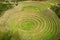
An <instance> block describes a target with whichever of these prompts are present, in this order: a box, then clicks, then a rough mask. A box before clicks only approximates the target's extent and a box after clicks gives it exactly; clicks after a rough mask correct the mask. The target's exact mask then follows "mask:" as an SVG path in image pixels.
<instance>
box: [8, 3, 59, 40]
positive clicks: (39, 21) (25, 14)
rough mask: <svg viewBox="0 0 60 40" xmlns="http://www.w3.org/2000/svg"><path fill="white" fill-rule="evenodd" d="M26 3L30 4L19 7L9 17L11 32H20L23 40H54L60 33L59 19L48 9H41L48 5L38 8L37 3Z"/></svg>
mask: <svg viewBox="0 0 60 40" xmlns="http://www.w3.org/2000/svg"><path fill="white" fill-rule="evenodd" d="M26 3H28V4H25V5H24V3H22V4H20V5H21V6H20V5H18V7H16V8H15V9H17V8H18V9H17V10H15V11H14V13H13V12H12V13H13V14H12V13H11V15H10V16H9V19H8V20H7V25H8V26H9V29H10V31H12V32H13V33H14V32H16V31H18V32H19V35H20V36H21V40H23V39H24V40H54V39H55V36H57V35H58V32H59V22H58V21H59V19H58V17H57V16H56V15H55V14H54V12H52V11H51V10H49V9H48V8H45V9H43V10H42V9H40V8H39V7H42V6H44V5H46V4H44V3H41V5H38V6H36V4H37V3H36V2H26ZM30 3H31V4H30ZM33 4H34V5H33ZM42 4H43V5H42ZM37 7H38V8H37ZM47 7H48V6H47ZM20 8H21V9H20ZM36 10H37V11H36Z"/></svg>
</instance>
